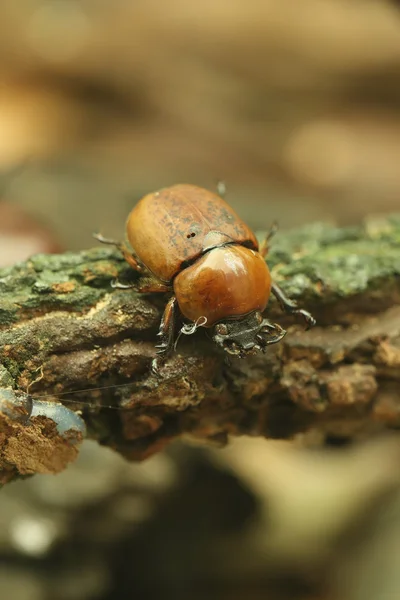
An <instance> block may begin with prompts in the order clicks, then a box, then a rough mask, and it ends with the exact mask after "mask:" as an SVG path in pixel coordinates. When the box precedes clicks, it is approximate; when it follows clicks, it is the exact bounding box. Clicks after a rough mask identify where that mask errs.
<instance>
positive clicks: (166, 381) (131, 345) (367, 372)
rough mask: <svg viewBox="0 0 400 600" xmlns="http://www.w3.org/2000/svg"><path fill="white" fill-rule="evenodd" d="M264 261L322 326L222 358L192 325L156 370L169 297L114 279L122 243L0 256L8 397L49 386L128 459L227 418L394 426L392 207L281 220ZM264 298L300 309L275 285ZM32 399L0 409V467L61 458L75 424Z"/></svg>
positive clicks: (336, 429) (265, 432) (396, 226)
mask: <svg viewBox="0 0 400 600" xmlns="http://www.w3.org/2000/svg"><path fill="white" fill-rule="evenodd" d="M268 262H269V264H270V267H271V269H272V275H273V278H274V279H275V280H276V281H277V282H278V283H279V284H280V285H281V286H282V288H283V289H284V290H285V292H286V293H287V294H288V295H289V296H290V297H291V298H294V299H296V300H298V302H299V304H301V305H303V306H304V307H306V308H307V309H308V310H310V311H311V312H313V314H314V316H315V317H316V318H317V327H316V328H315V329H313V330H311V331H308V332H305V331H304V329H303V324H302V323H300V324H299V323H297V324H295V325H293V326H292V327H289V333H288V335H287V336H286V338H285V339H284V341H283V342H281V343H280V344H277V345H276V346H275V347H271V349H269V350H268V352H267V354H266V355H261V356H255V357H252V358H249V359H245V360H240V359H233V360H232V364H231V366H229V367H228V366H227V365H226V364H225V363H224V356H222V354H220V353H219V352H218V351H217V349H216V348H215V347H214V345H213V344H212V342H211V341H210V340H209V339H207V337H206V335H205V332H204V331H203V332H201V331H199V332H197V333H196V334H195V335H194V336H192V337H191V338H190V339H185V340H181V342H180V344H179V347H178V351H177V353H175V355H174V356H173V357H172V358H171V359H170V360H169V361H168V363H167V365H166V366H165V367H164V368H163V369H162V377H161V379H157V378H156V377H155V376H153V375H152V374H151V373H150V363H151V359H152V358H153V356H154V345H155V342H156V337H155V334H156V331H157V328H158V324H159V321H160V318H161V313H162V309H163V306H164V305H165V297H163V296H162V295H161V296H155V295H148V296H143V295H139V294H137V293H136V292H135V291H134V290H128V291H122V290H112V289H111V288H110V282H111V281H112V280H113V279H115V278H116V277H118V278H120V279H121V280H123V281H126V280H129V279H130V278H131V280H133V281H134V278H135V277H136V276H135V274H133V273H132V271H131V270H130V269H129V267H128V266H127V265H126V263H125V262H124V261H123V259H122V258H121V257H120V256H119V255H118V254H117V253H116V252H115V251H113V250H110V249H109V248H105V247H99V248H95V249H92V250H89V251H84V252H81V253H79V254H73V253H66V254H63V255H51V256H47V255H39V256H35V257H33V258H32V259H31V260H29V261H27V262H25V263H21V264H18V265H16V266H14V267H12V268H8V269H3V270H0V388H1V393H2V394H3V399H4V394H5V393H6V391H5V390H7V389H9V388H10V387H11V388H14V389H20V390H22V391H23V392H25V391H26V390H27V388H28V385H29V384H31V387H30V389H29V394H30V395H31V396H32V397H33V398H34V400H33V404H34V405H35V401H36V402H39V401H42V402H43V401H44V400H43V398H42V399H41V400H37V398H38V397H41V396H43V394H49V395H53V396H52V397H49V398H47V400H46V401H47V402H50V401H58V402H59V401H60V400H61V401H62V403H63V404H64V405H65V406H69V407H70V408H71V409H72V408H73V409H74V410H77V409H80V410H81V411H82V413H81V414H82V418H83V419H84V421H85V423H86V426H87V430H88V435H89V436H90V437H92V438H94V439H96V440H98V441H99V442H100V443H102V444H105V445H107V446H110V447H113V448H115V449H117V450H118V451H119V452H121V453H122V454H124V455H125V456H127V457H128V458H130V459H134V460H141V459H143V458H145V457H147V456H149V455H151V454H152V453H154V452H157V451H158V450H160V449H161V448H163V447H164V446H165V445H166V444H167V443H168V442H169V441H170V440H172V439H174V438H177V437H179V436H182V435H184V434H187V435H190V436H192V437H195V438H202V439H205V440H208V441H210V442H215V443H221V444H223V443H225V442H226V440H227V436H228V435H229V434H232V435H241V434H249V435H257V436H266V437H274V438H288V437H291V436H293V435H294V434H295V433H300V432H313V435H315V434H316V433H317V434H318V438H321V439H322V438H323V439H325V438H326V437H327V436H328V437H329V439H330V440H341V439H347V438H349V437H354V436H355V435H359V434H367V433H368V432H371V431H375V430H376V429H381V428H382V427H384V426H394V427H397V426H399V425H400V394H399V381H400V306H399V299H400V216H393V217H389V218H387V219H381V220H371V221H369V222H367V223H366V224H365V225H364V226H360V227H350V228H344V229H340V228H336V227H331V226H327V225H321V224H316V225H311V226H308V227H305V228H302V229H299V230H296V231H293V232H290V233H281V234H279V235H278V236H277V237H276V238H275V239H274V242H273V247H272V249H271V253H270V256H269V258H268ZM268 314H269V315H271V316H273V318H275V319H276V320H277V322H279V323H280V324H282V325H283V326H286V327H287V326H290V324H293V323H294V321H293V319H292V318H289V317H286V316H283V315H282V313H281V312H280V310H279V307H278V306H277V304H276V303H275V302H274V301H273V300H272V301H271V305H270V307H269V309H268ZM35 379H36V380H37V382H36V383H34V384H32V382H33V381H34V380H35ZM127 383H129V385H126V386H125V387H106V388H104V389H100V390H90V391H87V388H96V387H103V386H114V385H121V384H127ZM80 389H85V390H86V391H84V392H80V393H74V394H72V392H75V391H76V390H80ZM60 393H62V394H63V395H62V396H61V397H60V398H56V397H55V396H54V395H55V394H60ZM21 397H23V398H26V397H25V396H24V394H22V396H21V395H20V398H21ZM35 398H36V400H35ZM0 399H1V398H0ZM70 401H73V402H74V403H73V404H71V403H70ZM7 402H8V400H7ZM77 402H78V404H76V403H77ZM6 404H7V403H6ZM11 404H12V402H11ZM3 405H4V402H3ZM105 405H106V406H114V407H115V406H118V407H119V408H121V409H124V410H120V411H116V410H112V409H110V408H105V407H104V406H105ZM27 406H28V405H27V404H26V403H25V404H24V406H23V407H22V408H21V406H20V408H19V409H18V410H19V413H18V415H19V416H18V415H17V416H16V412H15V411H16V409H13V410H4V409H3V413H2V418H1V417H0V463H1V464H2V466H3V469H4V471H3V473H5V475H4V477H3V481H7V480H8V479H11V478H12V477H14V476H15V475H16V474H25V473H28V474H29V473H33V472H38V471H39V472H57V471H59V470H61V469H62V468H64V467H65V465H66V464H67V462H68V461H70V460H72V459H73V458H74V456H75V455H76V452H77V451H76V446H75V445H74V444H75V443H76V442H77V441H79V439H80V434H83V430H82V431H80V433H79V432H78V433H79V435H78V434H77V432H76V431H77V430H76V431H75V435H74V436H73V440H72V441H71V439H66V438H65V434H63V435H61V434H60V433H59V427H58V421H57V418H55V419H54V421H53V420H52V418H50V417H48V416H46V414H41V415H39V416H36V417H33V416H32V415H30V413H29V407H27ZM0 408H1V403H0ZM17 412H18V411H17ZM39 412H40V411H39ZM21 414H22V417H23V418H22V417H21ZM56 425H57V426H56ZM78 429H79V428H78ZM28 434H29V435H28ZM26 438H27V439H26ZM78 438H79V439H78ZM32 440H33V441H32ZM32 444H35V445H36V446H35V447H36V448H37V449H38V450H37V455H38V456H37V457H36V459H33V458H32V452H30V453H29V448H30V447H31V446H32ZM44 446H46V451H44V450H43V451H42V450H41V449H42V448H43V447H44ZM32 447H33V446H32ZM60 448H62V451H61V450H60ZM57 449H58V450H57ZM46 452H47V454H46ZM57 452H58V454H57ZM56 454H57V460H56V459H55V458H54V457H55V456H56ZM28 456H29V457H30V459H31V460H30V462H29V461H28V462H29V464H27V458H28ZM60 456H61V458H60ZM46 457H47V458H46ZM49 457H50V458H49Z"/></svg>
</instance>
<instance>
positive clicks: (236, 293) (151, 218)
mask: <svg viewBox="0 0 400 600" xmlns="http://www.w3.org/2000/svg"><path fill="white" fill-rule="evenodd" d="M126 231H127V237H128V240H129V242H130V245H131V246H132V248H133V250H134V253H135V255H133V254H132V253H131V252H130V251H129V250H128V248H127V247H126V246H125V245H124V244H120V243H118V242H114V241H113V240H108V239H106V238H103V237H102V236H100V235H96V236H95V237H96V238H97V239H98V240H99V241H100V242H103V243H106V244H113V245H115V246H117V247H118V248H119V249H120V250H121V252H122V253H123V255H124V257H125V259H126V260H127V261H128V263H129V264H130V265H131V267H132V268H133V269H135V270H136V271H138V272H139V273H142V274H146V273H147V276H148V277H149V276H150V281H149V280H148V281H147V283H145V284H144V285H142V286H141V287H139V290H138V291H139V292H143V293H152V292H170V293H171V292H172V293H173V294H174V295H173V296H172V297H171V298H170V300H169V302H168V304H167V306H166V308H165V311H164V315H163V317H162V320H161V324H160V330H159V333H158V335H159V336H160V337H161V343H160V344H159V345H158V346H157V348H158V352H157V354H158V355H159V360H160V359H165V358H166V357H167V356H168V355H169V354H170V353H171V352H172V350H173V349H174V347H175V346H176V341H175V340H176V336H175V323H176V317H177V313H178V311H179V312H180V313H181V315H183V317H184V318H186V319H187V321H189V323H186V324H184V325H183V326H182V328H181V330H180V333H183V334H186V335H189V334H192V333H194V332H195V331H196V329H197V328H198V327H207V328H213V340H214V342H215V343H216V344H217V345H218V346H220V347H222V348H223V349H224V350H225V351H226V352H228V353H229V354H231V355H236V356H239V357H244V356H246V355H249V354H254V353H255V352H257V351H263V352H265V350H266V348H267V346H268V345H270V344H275V343H276V342H279V341H280V340H281V339H282V338H283V336H284V335H285V333H286V332H285V331H284V330H283V329H282V328H281V327H280V326H279V325H277V324H275V323H271V322H270V321H268V320H267V319H264V318H263V316H262V313H263V311H264V309H265V308H266V306H267V303H268V299H269V296H270V293H271V291H272V293H273V294H274V295H275V296H276V298H277V299H278V301H279V303H280V305H281V308H282V310H285V311H286V312H288V313H291V314H300V315H302V316H303V317H304V319H305V321H306V323H307V325H308V327H311V326H312V325H314V324H315V320H314V318H313V317H312V316H311V315H310V313H308V312H307V311H305V310H303V309H299V308H297V305H296V304H295V303H294V302H292V301H290V300H289V299H287V298H286V297H285V295H284V293H283V292H282V290H281V289H280V288H279V287H278V286H277V285H276V284H275V283H273V282H272V281H271V275H270V272H269V269H268V266H267V264H266V262H265V260H264V258H265V256H266V254H267V249H268V239H269V237H271V235H269V236H267V238H266V239H265V241H264V243H263V244H262V245H261V247H259V245H258V242H257V239H256V237H255V235H254V233H253V232H252V231H251V229H250V228H249V227H248V226H247V225H246V224H245V223H244V222H243V221H242V220H241V219H240V218H239V217H238V215H237V214H236V213H235V212H234V211H233V210H232V208H231V207H230V206H229V204H227V203H226V202H225V201H224V200H222V198H220V197H219V196H217V195H216V194H213V193H212V192H209V191H207V190H205V189H202V188H199V187H196V186H193V185H184V184H180V185H174V186H172V187H169V188H165V189H163V190H160V191H159V192H155V193H152V194H148V195H147V196H145V197H144V198H142V199H141V200H140V201H139V203H138V204H137V205H136V206H135V208H134V209H133V210H132V212H131V213H130V215H129V217H128V221H127V224H126ZM114 287H118V288H123V289H127V288H129V287H134V286H131V285H123V284H119V283H116V284H114ZM157 366H158V362H157V359H156V360H155V361H154V362H153V370H155V371H157Z"/></svg>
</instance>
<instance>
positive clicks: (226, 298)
mask: <svg viewBox="0 0 400 600" xmlns="http://www.w3.org/2000/svg"><path fill="white" fill-rule="evenodd" d="M174 291H175V294H176V298H177V300H178V304H179V308H180V310H181V312H182V314H183V315H184V316H185V317H186V318H187V319H189V320H190V321H197V319H199V318H201V317H205V318H206V319H207V327H211V326H212V325H214V324H215V323H217V322H218V321H221V320H223V319H227V318H228V319H229V318H235V317H239V316H241V315H246V314H248V313H250V312H252V311H256V310H257V311H263V310H264V309H265V307H266V305H267V303H268V298H269V295H270V291H271V276H270V273H269V269H268V266H267V265H266V263H265V261H264V259H263V258H262V257H261V255H260V254H259V253H258V252H256V251H255V250H250V249H249V248H245V247H244V246H240V245H237V244H229V245H226V246H222V247H219V248H213V249H212V250H210V251H208V252H206V253H205V254H204V255H203V256H201V257H200V258H199V259H198V260H197V261H196V262H195V263H194V264H193V265H191V266H190V267H188V268H186V269H184V270H183V271H181V272H180V273H178V275H177V276H176V277H175V279H174Z"/></svg>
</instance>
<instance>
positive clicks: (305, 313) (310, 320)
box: [299, 309, 317, 331]
mask: <svg viewBox="0 0 400 600" xmlns="http://www.w3.org/2000/svg"><path fill="white" fill-rule="evenodd" d="M299 314H301V315H302V317H303V318H304V320H305V322H306V331H308V330H309V329H311V327H314V325H315V324H316V323H317V321H316V320H315V319H314V317H313V316H312V315H311V314H310V313H309V312H308V311H306V310H303V309H301V310H299Z"/></svg>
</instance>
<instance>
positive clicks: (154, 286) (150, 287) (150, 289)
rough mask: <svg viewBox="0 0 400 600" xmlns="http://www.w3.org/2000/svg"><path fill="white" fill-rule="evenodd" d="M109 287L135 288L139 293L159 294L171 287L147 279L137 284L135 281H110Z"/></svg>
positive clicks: (117, 288) (120, 288)
mask: <svg viewBox="0 0 400 600" xmlns="http://www.w3.org/2000/svg"><path fill="white" fill-rule="evenodd" d="M111 287H112V288H114V289H115V290H132V289H135V290H136V291H137V292H139V294H157V293H158V294H161V293H165V292H170V291H171V287H170V286H169V285H166V284H165V283H160V282H158V281H152V280H150V281H148V282H147V283H145V284H143V285H141V286H139V287H138V286H137V284H136V283H121V282H120V281H118V280H115V281H112V282H111Z"/></svg>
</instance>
